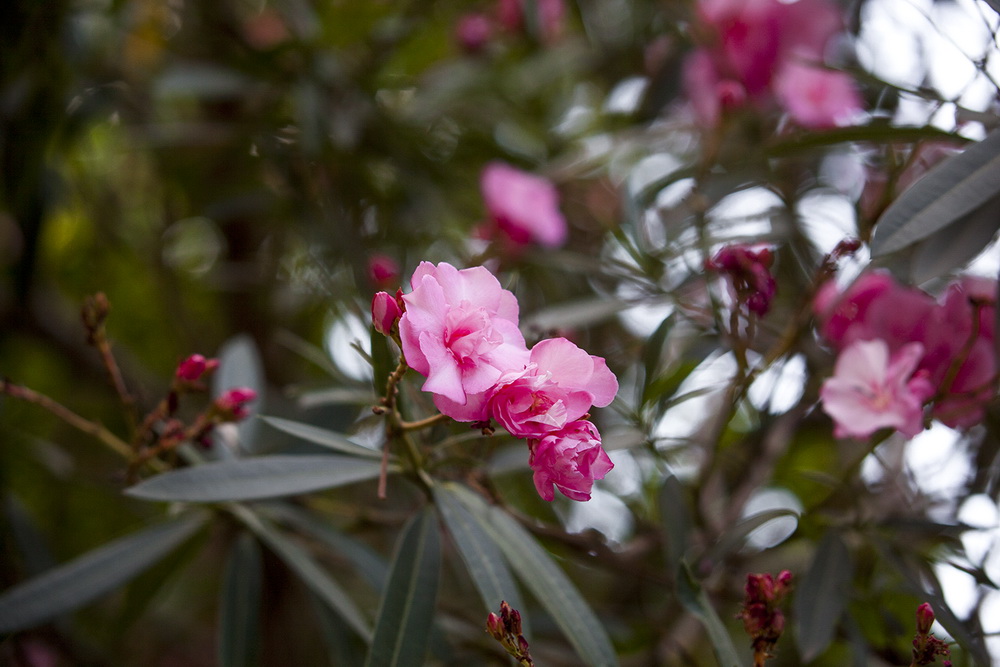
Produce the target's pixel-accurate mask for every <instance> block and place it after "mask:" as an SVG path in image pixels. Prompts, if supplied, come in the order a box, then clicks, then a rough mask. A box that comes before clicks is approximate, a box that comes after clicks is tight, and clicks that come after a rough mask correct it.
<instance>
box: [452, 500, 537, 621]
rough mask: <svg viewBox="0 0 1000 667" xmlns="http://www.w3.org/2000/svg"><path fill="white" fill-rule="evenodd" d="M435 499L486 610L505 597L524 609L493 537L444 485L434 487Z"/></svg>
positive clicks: (523, 616)
mask: <svg viewBox="0 0 1000 667" xmlns="http://www.w3.org/2000/svg"><path fill="white" fill-rule="evenodd" d="M434 501H435V504H436V505H437V508H438V511H439V512H440V514H441V519H442V520H443V521H444V525H445V526H446V527H447V528H448V533H449V534H450V535H451V537H452V539H453V540H454V541H455V546H456V547H457V548H458V553H459V554H460V555H461V556H462V561H463V562H465V567H466V568H467V569H468V571H469V575H470V576H471V577H472V581H473V582H474V583H475V585H476V588H477V589H478V590H479V596H480V597H481V598H482V600H483V604H484V605H485V607H486V611H487V612H491V611H496V610H497V609H499V608H500V603H501V602H503V601H504V600H506V601H507V604H509V605H510V606H512V607H513V608H514V609H517V610H519V611H521V610H523V609H524V603H523V602H522V601H521V594H520V592H519V591H518V590H517V585H516V584H515V583H514V577H513V576H512V575H511V573H510V570H509V569H508V568H507V563H506V561H504V559H503V555H502V554H501V553H500V549H499V548H498V547H497V545H496V543H495V542H493V539H492V538H491V537H490V536H489V535H488V534H487V533H486V531H485V530H483V528H482V527H481V526H480V525H479V524H478V523H477V522H476V519H475V517H473V516H472V514H471V513H470V512H469V510H467V509H466V508H465V506H464V505H462V503H461V502H459V500H458V498H456V497H455V495H454V494H453V493H452V492H451V491H450V490H449V489H448V488H447V487H441V486H437V487H435V489H434ZM484 618H485V616H484ZM524 618H526V617H525V615H524V613H523V611H522V619H524ZM522 625H523V623H522ZM527 634H528V633H527V632H525V635H527Z"/></svg>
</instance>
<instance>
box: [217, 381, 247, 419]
mask: <svg viewBox="0 0 1000 667" xmlns="http://www.w3.org/2000/svg"><path fill="white" fill-rule="evenodd" d="M256 398H257V392H256V391H254V390H253V389H250V388H248V387H236V388H235V389H229V390H227V391H226V392H224V393H223V394H222V395H221V396H219V397H218V398H217V399H215V404H214V408H215V410H216V411H217V412H218V413H219V416H220V417H221V419H222V420H223V421H239V420H240V419H244V418H246V417H247V416H249V414H250V408H249V407H248V405H247V404H249V403H252V402H253V401H254V400H255V399H256Z"/></svg>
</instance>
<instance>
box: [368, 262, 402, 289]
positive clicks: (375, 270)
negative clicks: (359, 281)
mask: <svg viewBox="0 0 1000 667" xmlns="http://www.w3.org/2000/svg"><path fill="white" fill-rule="evenodd" d="M368 278H369V280H371V281H372V284H374V285H376V286H378V287H390V288H395V287H398V286H399V264H398V263H396V260H394V259H393V258H392V257H389V256H388V255H382V254H376V255H372V256H371V257H369V258H368Z"/></svg>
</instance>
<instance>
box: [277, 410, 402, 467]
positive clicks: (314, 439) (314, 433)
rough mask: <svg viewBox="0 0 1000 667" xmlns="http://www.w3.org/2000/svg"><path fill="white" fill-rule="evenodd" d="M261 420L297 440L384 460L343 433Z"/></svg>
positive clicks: (306, 425) (379, 453)
mask: <svg viewBox="0 0 1000 667" xmlns="http://www.w3.org/2000/svg"><path fill="white" fill-rule="evenodd" d="M260 420H261V421H262V422H264V423H265V424H267V425H268V426H272V427H274V428H276V429H278V430H279V431H284V432H285V433H288V434H289V435H294V436H295V437H296V438H300V439H302V440H305V441H307V442H311V443H313V444H314V445H319V446H321V447H328V448H329V449H332V450H334V451H337V452H340V453H341V454H350V455H351V456H360V457H362V458H368V459H381V458H382V452H377V451H375V450H374V449H369V448H368V447H364V446H362V445H359V444H358V443H356V442H353V441H352V440H351V439H350V438H348V437H347V436H346V435H343V434H342V433H337V432H335V431H328V430H327V429H325V428H319V427H318V426H313V425H312V424H304V423H302V422H297V421H292V420H290V419H282V418H280V417H264V416H261V417H260ZM393 458H395V457H393Z"/></svg>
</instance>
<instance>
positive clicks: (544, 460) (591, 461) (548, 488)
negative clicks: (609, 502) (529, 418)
mask: <svg viewBox="0 0 1000 667" xmlns="http://www.w3.org/2000/svg"><path fill="white" fill-rule="evenodd" d="M528 447H529V448H530V451H531V454H530V457H529V459H528V464H529V465H530V466H531V469H532V470H534V471H535V474H534V482H535V489H536V490H537V491H538V495H540V496H541V497H542V498H543V499H545V500H552V499H553V498H554V497H555V492H554V491H553V488H552V487H553V485H554V486H555V488H557V489H559V490H560V491H561V492H562V493H563V495H565V496H566V497H567V498H570V499H571V500H590V492H591V489H592V488H593V486H594V480H598V479H604V476H605V475H606V474H608V471H610V470H611V469H612V468H614V464H613V463H612V462H611V459H610V458H609V457H608V455H607V453H606V452H605V451H604V449H603V448H602V447H601V435H600V433H598V432H597V427H595V426H594V425H593V424H591V423H590V422H589V421H582V420H581V421H574V422H571V423H569V424H567V425H566V426H565V427H564V428H563V429H562V430H559V431H553V432H551V433H548V434H546V435H544V436H542V437H541V438H538V439H531V440H529V441H528Z"/></svg>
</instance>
